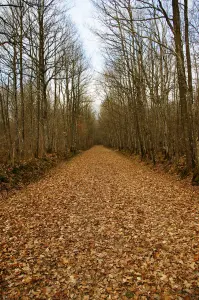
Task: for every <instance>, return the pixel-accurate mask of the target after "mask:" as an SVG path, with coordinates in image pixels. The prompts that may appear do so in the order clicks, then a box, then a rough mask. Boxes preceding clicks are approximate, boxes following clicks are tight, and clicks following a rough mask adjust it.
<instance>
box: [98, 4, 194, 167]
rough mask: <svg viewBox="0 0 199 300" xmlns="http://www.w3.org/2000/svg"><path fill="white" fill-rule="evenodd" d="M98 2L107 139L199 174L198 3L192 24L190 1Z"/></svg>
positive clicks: (103, 128)
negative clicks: (103, 57)
mask: <svg viewBox="0 0 199 300" xmlns="http://www.w3.org/2000/svg"><path fill="white" fill-rule="evenodd" d="M93 2H94V4H95V6H96V7H97V10H98V13H99V18H100V20H101V22H102V26H103V27H102V30H101V31H98V32H97V34H98V36H100V37H101V38H102V40H103V42H104V55H105V58H106V69H105V72H104V76H103V82H104V90H105V92H106V99H105V101H104V103H103V105H102V108H101V114H100V128H101V133H102V136H103V141H105V143H106V145H109V146H113V147H117V148H120V149H122V148H124V149H129V150H130V151H132V152H134V153H137V154H140V155H141V157H142V158H144V157H148V158H150V159H151V160H152V161H153V162H154V163H155V162H156V160H157V159H159V157H160V156H162V155H163V156H164V157H165V159H169V160H173V161H175V162H178V161H179V160H180V159H181V158H182V157H185V159H186V160H185V161H186V168H187V170H190V169H194V168H197V167H198V154H197V142H196V137H198V83H199V81H198V58H199V57H198V55H197V49H198V44H197V38H198V30H197V22H198V20H197V16H196V14H197V13H196V11H195V8H198V6H199V3H198V1H195V3H194V5H195V6H194V13H193V14H192V18H191V21H190V20H189V11H190V8H189V7H188V1H187V0H184V1H179V0H171V1H164V0H162V1H161V0H151V1H142V0H120V1H119V0H111V1H105V0H99V1H93ZM194 14H195V16H194ZM196 37H197V38H196ZM192 66H194V71H193V70H192Z"/></svg>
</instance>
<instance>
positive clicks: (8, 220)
mask: <svg viewBox="0 0 199 300" xmlns="http://www.w3.org/2000/svg"><path fill="white" fill-rule="evenodd" d="M0 209H1V221H0V225H1V228H0V258H1V277H0V284H1V294H0V298H2V299H23V300H28V299H64V300H65V299H66V300H67V299H84V300H88V299H90V300H93V299H94V300H95V299H99V300H100V299H165V300H166V299H199V199H198V193H197V192H196V191H195V192H194V190H193V189H192V188H187V189H186V188H185V187H183V185H182V184H181V183H179V182H177V181H175V180H174V178H172V177H169V176H168V175H165V174H162V173H156V172H154V171H153V170H150V169H149V168H148V167H147V166H144V165H143V164H140V163H138V162H137V161H131V160H129V159H128V158H125V157H123V156H122V155H119V154H117V153H116V152H114V151H111V150H108V149H105V148H103V147H100V146H96V147H94V148H92V149H91V150H89V151H86V152H85V153H83V154H82V155H79V156H78V157H76V158H74V159H72V160H71V161H70V162H69V163H65V164H62V165H61V166H59V167H58V168H56V169H54V170H53V171H52V172H51V173H49V175H48V176H47V177H46V178H44V179H42V180H41V181H39V182H38V183H34V184H31V185H30V186H28V188H26V189H24V190H23V191H21V192H19V193H18V194H17V195H15V196H13V197H12V198H10V199H8V200H6V201H4V202H1V203H0Z"/></svg>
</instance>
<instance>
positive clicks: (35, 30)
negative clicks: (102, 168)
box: [0, 0, 94, 163]
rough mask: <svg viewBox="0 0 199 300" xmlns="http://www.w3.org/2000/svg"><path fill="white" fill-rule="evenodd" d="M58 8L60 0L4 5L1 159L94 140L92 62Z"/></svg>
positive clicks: (0, 20)
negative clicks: (90, 87)
mask: <svg viewBox="0 0 199 300" xmlns="http://www.w3.org/2000/svg"><path fill="white" fill-rule="evenodd" d="M60 7H61V6H60V5H59V1H56V0H35V1H34V2H32V1H31V2H30V1H24V0H15V1H13V0H9V1H7V4H6V5H1V7H0V45H1V46H0V139H1V140H0V160H6V159H9V160H11V161H12V162H13V163H14V161H16V160H17V161H18V160H20V159H26V158H31V157H39V156H43V155H45V154H46V153H47V152H57V153H63V154H64V153H67V152H68V151H76V150H77V149H79V148H87V147H89V146H91V144H92V141H93V132H92V126H93V123H94V114H93V112H92V109H91V105H90V103H91V101H90V99H88V96H87V85H88V79H89V68H88V63H87V61H86V59H85V56H84V53H83V50H82V46H81V44H80V42H79V40H78V35H77V33H76V31H75V29H74V26H73V24H72V23H71V22H70V21H66V19H67V18H66V16H67V12H66V11H65V8H63V7H62V12H61V9H60Z"/></svg>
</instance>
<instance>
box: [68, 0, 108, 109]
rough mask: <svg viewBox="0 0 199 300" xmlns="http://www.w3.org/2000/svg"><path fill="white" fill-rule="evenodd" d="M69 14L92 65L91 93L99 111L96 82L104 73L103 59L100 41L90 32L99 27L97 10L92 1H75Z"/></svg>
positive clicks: (99, 101)
mask: <svg viewBox="0 0 199 300" xmlns="http://www.w3.org/2000/svg"><path fill="white" fill-rule="evenodd" d="M69 13H70V15H71V18H72V20H73V22H74V23H75V24H76V27H77V29H78V32H79V35H80V39H81V41H82V43H83V47H84V50H85V53H86V56H87V58H88V60H89V62H90V65H91V69H92V74H93V82H91V84H90V87H89V92H90V93H91V96H92V97H93V100H94V108H95V109H96V110H98V108H99V105H100V103H101V99H100V95H99V91H98V90H97V87H96V85H95V84H94V82H95V80H96V78H97V76H98V74H99V73H100V72H101V71H102V68H103V58H102V55H101V54H100V41H99V40H98V38H97V37H96V36H95V35H94V34H93V33H92V31H91V30H90V28H93V27H96V26H99V23H98V22H97V20H96V18H95V17H94V15H95V14H96V12H95V8H94V7H93V5H92V3H91V1H90V0H73V5H72V8H71V10H70V12H69Z"/></svg>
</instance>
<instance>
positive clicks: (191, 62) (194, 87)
mask: <svg viewBox="0 0 199 300" xmlns="http://www.w3.org/2000/svg"><path fill="white" fill-rule="evenodd" d="M92 4H93V5H94V7H95V9H96V16H97V18H98V21H99V22H100V24H101V28H100V29H98V30H96V29H93V31H95V34H96V35H97V36H98V38H99V39H100V40H101V45H102V55H103V56H104V61H105V64H104V69H103V71H102V73H101V74H100V75H99V76H98V83H97V85H98V86H100V91H101V94H102V97H103V101H102V105H101V108H100V113H99V114H98V113H96V112H95V111H94V109H93V105H92V103H93V102H94V101H95V99H92V97H91V95H90V94H89V83H90V81H91V80H92V74H91V73H92V72H91V70H90V66H89V62H88V58H87V57H86V54H85V51H84V49H83V46H82V43H81V41H80V38H79V35H78V32H77V30H76V28H75V25H74V24H73V23H72V21H71V20H70V17H69V13H70V6H69V5H68V3H67V5H63V3H62V4H61V2H60V3H58V1H56V0H53V1H52V0H35V1H28V0H27V1H25V0H13V1H11V0H10V1H7V2H6V3H4V4H1V5H0V26H1V27H0V45H1V47H0V139H1V140H0V161H1V164H3V163H4V164H5V163H9V164H11V165H15V164H16V163H19V162H21V161H22V162H23V161H27V160H31V159H33V158H41V157H46V156H47V155H49V154H54V155H58V156H67V155H68V154H69V153H74V152H76V151H77V150H85V149H88V148H90V147H91V146H92V145H93V144H96V143H97V144H104V145H106V146H109V147H112V148H117V149H119V150H127V151H129V152H130V153H132V154H136V155H139V156H140V157H141V159H149V160H151V161H152V162H153V164H155V163H156V162H158V161H161V160H163V161H168V162H169V163H171V164H174V165H176V166H183V168H182V170H183V171H182V172H183V174H184V175H185V176H186V175H187V174H188V173H189V172H190V171H193V173H194V176H195V177H194V180H195V182H196V183H197V181H199V177H198V139H199V122H198V120H199V87H198V82H199V70H198V62H199V56H198V35H199V32H198V25H199V24H198V22H199V18H198V13H199V2H198V1H197V0H194V1H190V2H189V1H187V0H184V1H177V0H176V1H160V0H151V1H142V0H139V1H138V0H135V1H132V0H120V1H119V0H118V1H117V0H110V1H106V0H97V1H95V0H94V1H92Z"/></svg>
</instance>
